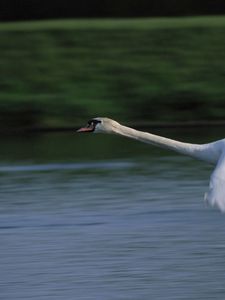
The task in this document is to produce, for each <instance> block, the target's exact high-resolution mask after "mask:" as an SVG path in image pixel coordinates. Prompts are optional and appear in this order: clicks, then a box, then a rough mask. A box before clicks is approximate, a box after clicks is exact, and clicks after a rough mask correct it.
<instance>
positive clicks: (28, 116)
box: [0, 16, 225, 131]
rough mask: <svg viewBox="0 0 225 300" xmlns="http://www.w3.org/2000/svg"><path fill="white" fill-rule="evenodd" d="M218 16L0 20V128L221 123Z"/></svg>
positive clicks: (223, 55)
mask: <svg viewBox="0 0 225 300" xmlns="http://www.w3.org/2000/svg"><path fill="white" fill-rule="evenodd" d="M224 37H225V16H202V17H182V18H165V17H161V18H141V19H82V20H81V19H76V20H75V19H74V20H70V19H68V20H51V21H50V20H45V21H44V20H43V21H25V22H9V23H1V24H0V78H1V80H0V128H1V131H4V130H15V129H16V130H17V129H18V128H23V129H27V128H29V129H30V128H33V129H35V128H37V129H38V128H59V127H76V126H79V125H80V124H81V123H83V122H85V121H86V120H87V119H89V118H91V117H95V116H107V117H111V118H114V119H117V120H119V121H121V122H126V123H130V124H140V125H143V124H152V123H154V122H157V123H158V122H172V123H173V122H192V121H197V122H201V121H216V122H218V121H223V120H224V116H225V38H224Z"/></svg>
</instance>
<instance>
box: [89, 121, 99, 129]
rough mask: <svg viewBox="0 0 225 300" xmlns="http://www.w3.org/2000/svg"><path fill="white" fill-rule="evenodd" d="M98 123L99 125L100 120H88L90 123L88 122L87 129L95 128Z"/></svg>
mask: <svg viewBox="0 0 225 300" xmlns="http://www.w3.org/2000/svg"><path fill="white" fill-rule="evenodd" d="M99 123H101V121H100V120H90V121H88V126H89V127H95V126H96V125H97V124H99Z"/></svg>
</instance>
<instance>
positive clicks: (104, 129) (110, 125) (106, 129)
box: [77, 118, 120, 133]
mask: <svg viewBox="0 0 225 300" xmlns="http://www.w3.org/2000/svg"><path fill="white" fill-rule="evenodd" d="M119 125H120V124H119V123H118V122H116V121H114V120H112V119H109V118H93V119H91V120H89V121H88V122H87V125H86V126H85V127H82V128H80V129H78V130H77V132H89V133H90V132H95V133H116V131H117V130H116V129H117V128H118V126H119Z"/></svg>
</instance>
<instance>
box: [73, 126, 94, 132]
mask: <svg viewBox="0 0 225 300" xmlns="http://www.w3.org/2000/svg"><path fill="white" fill-rule="evenodd" d="M93 131H94V127H93V126H87V127H81V128H80V129H78V130H77V131H76V132H93Z"/></svg>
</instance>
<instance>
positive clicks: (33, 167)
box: [0, 130, 225, 300]
mask: <svg viewBox="0 0 225 300" xmlns="http://www.w3.org/2000/svg"><path fill="white" fill-rule="evenodd" d="M157 133H161V134H163V135H167V136H171V137H174V138H180V139H181V138H182V139H183V140H188V141H193V142H196V141H199V142H205V141H208V140H213V139H217V138H219V136H220V133H219V132H218V131H215V132H210V133H209V134H207V135H205V136H204V135H202V132H201V131H200V132H199V134H197V132H196V131H195V134H194V135H193V132H191V131H190V130H183V131H182V132H181V131H178V132H177V131H175V130H163V131H162V132H157ZM184 135H185V136H184ZM0 143H1V151H0V185H1V186H0V240H1V243H0V299H4V300H8V299H93V300H94V299H96V300H101V299H102V300H103V299H104V300H105V299H107V300H116V299H129V300H131V299H134V300H139V299H142V300H145V299H146V300H149V299H156V300H159V299H160V300H161V299H171V300H174V299H187V300H190V299H196V300H197V299H198V300H199V299H210V300H211V299H224V297H225V279H224V274H225V255H224V254H225V218H224V215H223V214H221V213H219V212H218V211H217V210H215V209H212V208H209V207H208V206H207V205H206V204H205V203H204V201H203V196H204V192H205V191H206V190H207V186H208V181H209V175H210V173H211V170H212V167H211V166H207V165H205V164H204V163H202V162H198V161H194V160H192V159H190V158H186V157H182V156H178V155H176V154H173V153H170V152H167V151H161V150H158V149H156V148H152V147H150V146H148V145H144V144H139V143H137V142H134V141H130V140H127V139H124V138H119V137H114V136H101V135H98V136H97V135H79V136H78V135H75V134H73V133H68V134H50V135H49V134H46V135H40V136H37V135H36V136H24V137H4V138H3V137H2V138H1V141H0Z"/></svg>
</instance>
